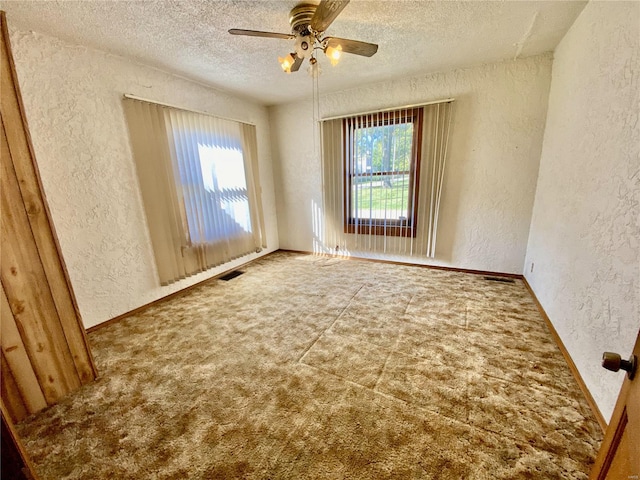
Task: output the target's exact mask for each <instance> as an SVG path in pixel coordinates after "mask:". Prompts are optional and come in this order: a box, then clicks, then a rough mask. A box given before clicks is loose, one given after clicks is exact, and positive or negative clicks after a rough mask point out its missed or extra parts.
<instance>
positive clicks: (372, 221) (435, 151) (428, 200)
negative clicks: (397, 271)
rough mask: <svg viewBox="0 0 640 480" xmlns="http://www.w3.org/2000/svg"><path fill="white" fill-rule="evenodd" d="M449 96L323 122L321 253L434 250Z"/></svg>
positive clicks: (427, 252)
mask: <svg viewBox="0 0 640 480" xmlns="http://www.w3.org/2000/svg"><path fill="white" fill-rule="evenodd" d="M452 106H453V101H451V100H449V101H446V102H442V103H436V104H431V105H424V106H422V107H419V108H404V109H402V108H401V109H398V110H394V111H385V112H378V113H367V114H363V115H355V116H351V117H344V118H336V119H330V120H325V121H323V122H322V125H321V132H322V167H323V168H322V172H323V211H324V231H323V244H324V247H325V251H335V250H334V249H336V248H337V249H339V250H341V251H344V252H354V253H355V252H378V253H384V254H391V255H400V256H425V257H431V258H433V257H435V255H436V234H437V227H438V215H439V211H440V201H441V197H442V188H443V182H444V172H445V163H446V157H447V150H448V139H449V131H450V129H451V119H452Z"/></svg>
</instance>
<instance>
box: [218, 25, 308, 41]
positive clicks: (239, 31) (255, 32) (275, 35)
mask: <svg viewBox="0 0 640 480" xmlns="http://www.w3.org/2000/svg"><path fill="white" fill-rule="evenodd" d="M229 33H230V34H231V35H246V36H248V37H267V38H282V39H283V40H290V39H292V38H296V37H295V36H294V35H291V34H289V33H275V32H260V31H258V30H242V29H241V28H232V29H231V30H229Z"/></svg>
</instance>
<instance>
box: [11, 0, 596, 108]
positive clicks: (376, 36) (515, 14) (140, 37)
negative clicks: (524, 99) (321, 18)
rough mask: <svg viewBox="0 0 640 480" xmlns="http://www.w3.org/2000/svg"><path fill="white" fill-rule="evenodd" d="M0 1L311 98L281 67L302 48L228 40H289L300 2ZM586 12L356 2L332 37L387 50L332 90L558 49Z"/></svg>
mask: <svg viewBox="0 0 640 480" xmlns="http://www.w3.org/2000/svg"><path fill="white" fill-rule="evenodd" d="M0 3H2V4H3V5H2V8H3V9H6V11H7V15H8V18H9V23H10V24H12V25H14V26H16V27H17V28H19V29H22V30H26V29H29V30H31V29H33V30H35V31H37V32H41V33H44V34H48V35H51V36H54V37H57V38H61V39H63V40H66V41H69V42H71V43H76V44H80V45H87V46H92V47H96V48H100V49H101V50H104V51H108V52H111V53H115V54H119V55H125V56H127V57H129V58H136V59H139V60H142V61H143V62H144V63H146V64H148V65H153V66H156V67H160V68H163V69H168V70H170V71H174V72H181V73H182V74H183V75H186V76H188V77H189V78H192V79H196V80H198V81H201V82H204V83H206V84H208V85H215V86H217V87H220V88H224V89H225V90H227V91H231V92H236V93H237V94H238V95H243V96H245V95H249V96H251V97H252V98H254V99H257V100H259V101H260V102H263V103H265V104H276V103H283V102H291V101H294V100H300V99H301V98H306V97H309V96H310V93H311V92H310V84H311V81H310V79H309V77H308V76H307V75H306V69H307V65H308V63H306V62H305V63H304V65H303V67H302V68H301V71H300V72H299V73H298V74H295V75H284V74H283V73H282V70H281V69H280V65H278V62H277V58H278V55H280V56H283V55H285V54H286V52H289V51H291V48H292V43H293V42H290V41H286V40H276V39H268V38H267V39H265V38H256V37H236V36H232V35H229V33H227V30H228V29H229V28H233V27H236V28H247V29H256V30H263V31H271V32H285V33H286V32H289V31H290V26H289V22H288V18H289V15H288V14H289V10H290V9H291V8H292V7H293V6H295V5H296V4H298V3H300V1H299V0H224V1H202V0H181V1H179V2H178V1H175V0H154V1H153V2H149V1H126V2H122V1H121V2H113V1H104V0H93V1H65V0H48V1H46V2H42V1H40V2H34V1H29V0H27V1H15V0H13V1H7V2H1V0H0ZM312 3H318V2H317V1H315V2H312ZM585 4H586V2H585V1H582V0H581V1H571V2H538V1H518V2H495V1H478V0H475V1H471V2H470V1H465V2H461V1H456V2H429V1H423V0H418V1H415V0H411V1H409V0H403V1H402V2H398V1H388V0H367V1H354V2H351V3H350V4H349V5H348V6H347V7H346V8H345V9H344V11H343V12H342V13H341V14H340V15H339V17H338V18H337V19H336V21H335V22H334V23H333V24H332V25H331V27H330V28H329V29H328V30H327V34H328V35H331V36H336V37H342V38H353V39H357V40H363V41H366V42H374V43H378V44H380V49H379V51H378V53H376V55H375V57H373V58H364V57H358V56H356V55H345V57H344V58H343V59H342V60H341V62H340V65H339V67H338V68H332V67H331V66H330V65H329V62H328V61H327V59H326V58H324V56H322V55H321V58H320V64H321V65H322V68H323V74H322V81H323V84H324V86H325V91H336V90H343V89H345V88H353V87H355V86H357V85H361V84H363V83H371V82H374V81H381V80H388V79H391V78H406V77H408V76H410V75H415V74H417V73H424V72H442V71H449V70H453V69H455V68H461V67H466V66H469V65H477V64H480V63H493V62H498V61H502V60H505V59H513V58H515V57H518V56H523V57H527V56H532V55H538V54H540V53H543V52H548V51H551V50H553V49H554V48H555V46H556V45H557V44H558V42H559V41H560V40H561V39H562V37H563V36H564V34H565V32H566V31H567V30H568V28H569V27H570V26H571V24H572V23H573V21H574V19H575V18H576V17H577V15H578V14H579V13H580V11H581V10H582V9H583V8H584V5H585ZM14 22H15V23H14ZM265 85H268V88H265Z"/></svg>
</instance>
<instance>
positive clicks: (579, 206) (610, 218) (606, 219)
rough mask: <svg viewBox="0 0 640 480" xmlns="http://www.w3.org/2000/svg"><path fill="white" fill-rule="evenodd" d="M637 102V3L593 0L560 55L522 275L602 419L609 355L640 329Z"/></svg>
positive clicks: (610, 387)
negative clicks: (605, 356) (604, 357)
mask: <svg viewBox="0 0 640 480" xmlns="http://www.w3.org/2000/svg"><path fill="white" fill-rule="evenodd" d="M639 105H640V4H639V3H637V2H628V3H624V2H590V3H589V4H588V5H587V7H586V8H585V10H584V11H583V13H582V14H581V15H580V17H579V18H578V19H577V20H576V22H575V24H574V25H573V27H572V28H571V29H570V30H569V33H568V34H567V36H566V37H565V38H564V39H563V40H562V42H561V43H560V45H559V46H558V49H557V50H556V52H555V60H554V63H553V79H552V82H551V93H550V97H549V113H548V117H547V127H546V132H545V137H544V144H543V150H542V159H541V163H540V178H539V180H538V188H537V193H536V200H535V206H534V210H533V217H532V222H531V234H530V238H529V246H528V250H527V260H526V264H525V274H526V277H527V279H528V281H529V283H530V284H531V286H532V287H533V289H534V291H535V292H536V295H537V297H538V298H539V300H540V302H541V303H542V305H543V307H544V308H545V310H546V312H547V313H548V315H549V317H550V319H551V321H552V322H553V323H554V326H555V328H556V330H557V331H558V334H559V335H560V337H561V339H562V341H563V342H564V344H565V346H566V347H567V349H568V351H569V353H570V354H571V357H572V358H573V360H574V362H575V364H576V366H577V367H578V370H579V371H580V374H581V375H582V377H583V379H584V381H585V383H586V385H587V387H588V388H589V390H590V391H591V393H592V395H593V397H594V399H595V401H596V402H597V403H598V406H599V407H600V409H601V411H602V413H603V415H604V417H605V419H609V418H610V415H611V413H612V410H613V406H614V405H615V401H616V398H617V396H618V392H619V388H620V384H621V382H622V380H623V378H624V377H623V374H621V373H618V374H615V373H612V372H607V371H606V370H604V369H603V368H602V367H601V366H600V359H601V355H602V352H603V351H607V350H609V351H617V352H618V353H620V354H621V355H622V356H623V357H625V358H626V357H627V356H628V355H629V354H630V353H631V350H632V348H633V343H634V340H635V338H636V335H637V334H638V330H639V328H640V244H639V242H640V133H639V132H640V130H639V118H638V117H639V111H638V109H639ZM532 263H533V264H534V268H533V272H531V264H532Z"/></svg>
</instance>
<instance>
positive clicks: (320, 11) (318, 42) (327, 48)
mask: <svg viewBox="0 0 640 480" xmlns="http://www.w3.org/2000/svg"><path fill="white" fill-rule="evenodd" d="M348 3H349V0H321V1H320V3H319V4H318V5H314V4H310V3H301V4H299V5H296V6H295V7H293V9H292V10H291V12H290V13H289V24H290V25H291V33H290V34H288V33H275V32H262V31H259V30H243V29H238V28H232V29H231V30H229V33H230V34H232V35H245V36H250V37H264V38H280V39H285V40H291V39H295V42H294V51H293V52H291V53H289V54H288V55H287V56H286V57H278V61H279V62H280V66H281V67H282V70H283V71H285V72H286V73H291V72H297V71H298V70H299V69H300V66H301V65H302V62H303V61H304V59H305V58H308V59H309V64H310V67H311V71H312V72H314V74H315V75H317V73H318V71H319V69H318V65H317V60H316V57H315V52H316V50H321V51H323V52H324V53H325V55H326V56H327V57H328V58H329V60H330V61H331V64H332V65H336V64H337V63H338V61H339V60H340V58H341V56H342V53H351V54H354V55H360V56H364V57H371V56H372V55H374V54H375V53H376V52H377V51H378V45H376V44H373V43H367V42H360V41H358V40H349V39H346V38H337V37H325V36H324V32H325V30H326V29H327V28H329V25H331V23H333V21H334V20H335V19H336V17H337V16H338V15H339V14H340V12H342V10H344V8H345V7H346V6H347V4H348Z"/></svg>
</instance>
